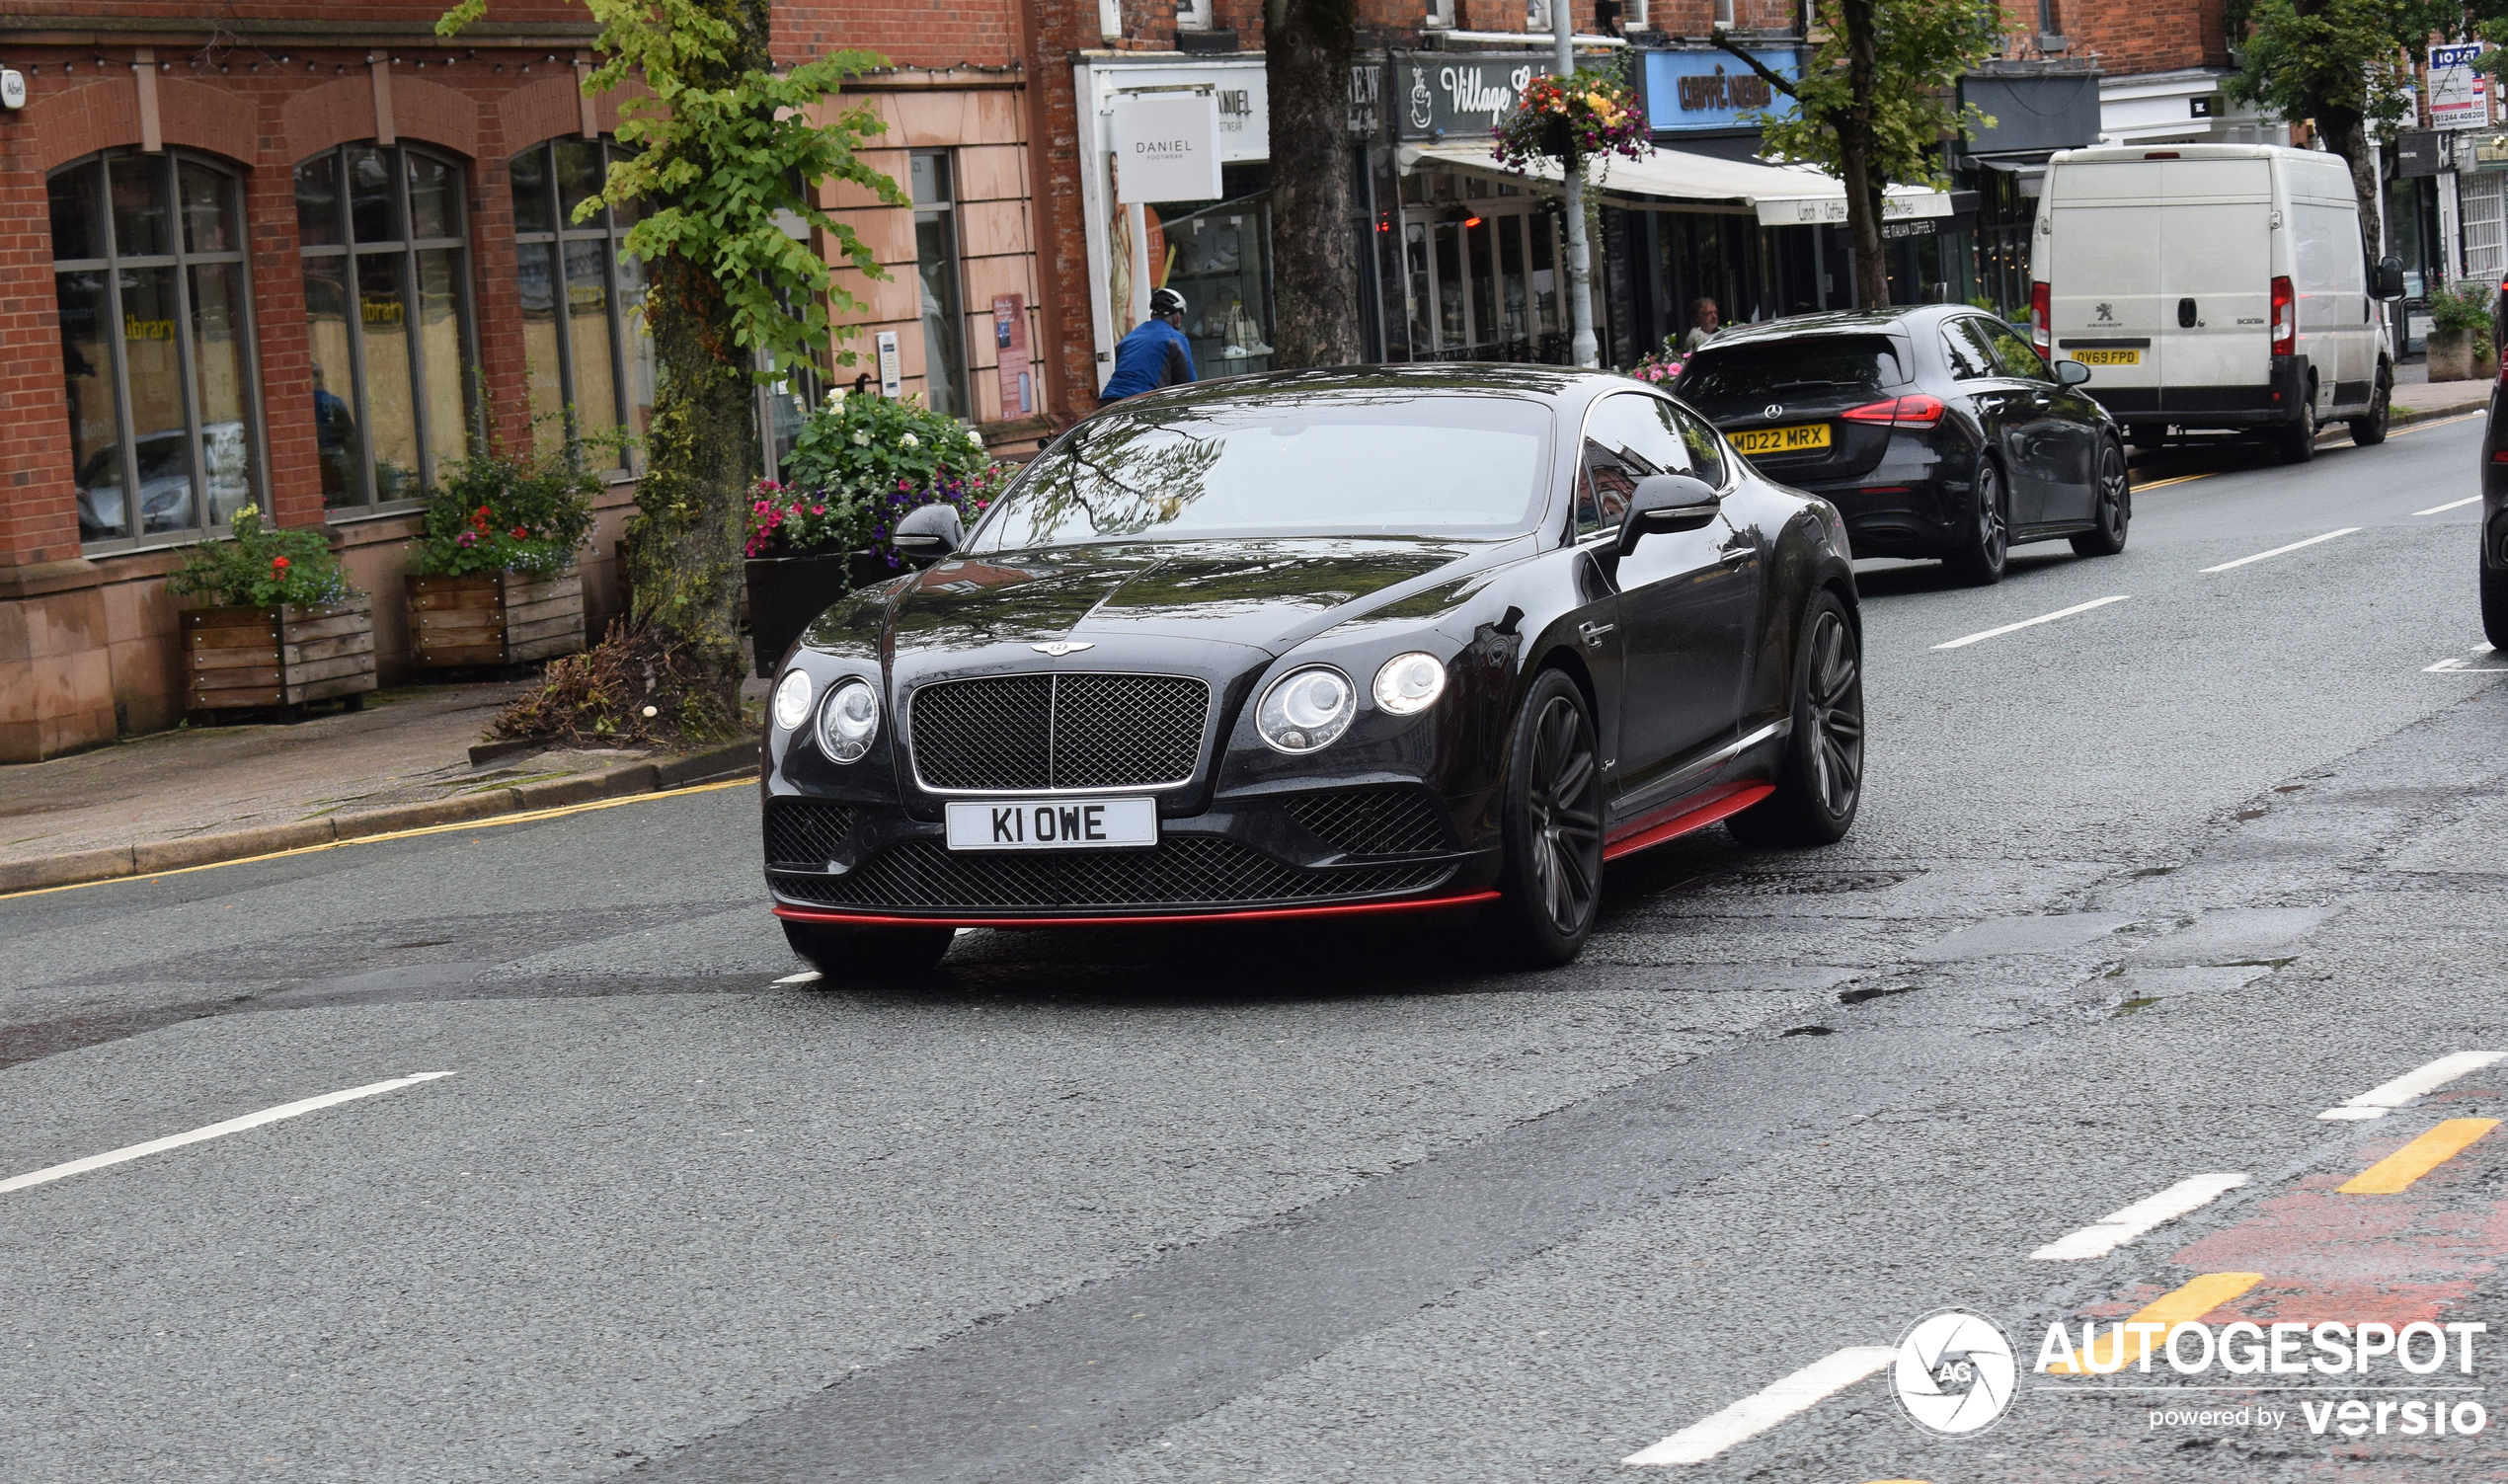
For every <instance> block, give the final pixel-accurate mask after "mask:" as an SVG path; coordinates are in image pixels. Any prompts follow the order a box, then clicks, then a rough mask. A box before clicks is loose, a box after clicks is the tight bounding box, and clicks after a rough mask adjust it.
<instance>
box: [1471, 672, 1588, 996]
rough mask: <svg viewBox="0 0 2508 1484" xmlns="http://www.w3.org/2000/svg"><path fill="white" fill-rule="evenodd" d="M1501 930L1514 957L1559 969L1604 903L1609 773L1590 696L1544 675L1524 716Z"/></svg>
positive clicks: (1512, 768) (1514, 759)
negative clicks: (1605, 771) (1601, 755)
mask: <svg viewBox="0 0 2508 1484" xmlns="http://www.w3.org/2000/svg"><path fill="white" fill-rule="evenodd" d="M1515 733H1516V735H1515V742H1514V746H1513V748H1512V749H1511V760H1510V762H1509V764H1508V767H1507V797H1506V804H1505V809H1506V815H1505V819H1504V820H1503V821H1502V822H1503V837H1504V840H1505V843H1506V851H1507V854H1506V860H1505V862H1504V864H1503V865H1501V867H1500V868H1499V890H1500V892H1501V893H1502V894H1504V899H1503V900H1502V901H1501V902H1500V903H1499V905H1498V907H1497V908H1496V922H1495V924H1494V925H1495V926H1496V927H1497V929H1498V932H1499V936H1500V938H1501V940H1502V942H1503V945H1504V947H1505V948H1506V949H1507V951H1508V953H1509V956H1510V957H1512V958H1515V959H1517V960H1519V961H1520V962H1523V963H1526V964H1528V965H1531V966H1534V967H1537V968H1554V967H1556V966H1558V965H1561V964H1564V963H1566V962H1568V961H1569V960H1570V959H1573V958H1575V957H1576V955H1577V953H1578V951H1579V950H1581V949H1583V948H1584V947H1585V940H1586V939H1587V938H1588V937H1589V936H1591V935H1592V934H1593V931H1594V919H1595V917H1596V916H1597V915H1598V914H1599V913H1600V911H1601V909H1602V901H1603V768H1602V763H1601V761H1600V759H1599V757H1598V755H1597V753H1596V750H1595V745H1594V719H1593V715H1592V713H1591V712H1590V711H1589V710H1588V709H1587V707H1586V704H1585V693H1584V692H1583V691H1581V690H1579V689H1578V688H1577V685H1576V682H1575V681H1574V680H1571V679H1569V678H1568V676H1567V675H1566V674H1565V673H1563V672H1562V671H1559V670H1555V669H1551V670H1543V671H1542V672H1541V674H1540V675H1539V677H1537V678H1536V679H1534V681H1533V682H1532V686H1531V689H1530V692H1529V693H1528V694H1527V695H1526V697H1525V701H1524V708H1523V710H1521V711H1519V712H1518V713H1516V728H1515Z"/></svg>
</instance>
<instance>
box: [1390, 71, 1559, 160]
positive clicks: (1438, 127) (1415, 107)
mask: <svg viewBox="0 0 2508 1484" xmlns="http://www.w3.org/2000/svg"><path fill="white" fill-rule="evenodd" d="M1552 60H1553V59H1552V58H1551V57H1550V56H1549V55H1548V54H1546V53H1545V54H1542V55H1538V56H1535V55H1531V54H1522V55H1513V56H1509V55H1499V56H1488V55H1478V54H1458V53H1442V52H1401V53H1396V55H1395V61H1394V67H1393V96H1392V97H1391V98H1389V99H1387V100H1385V105H1386V107H1387V108H1389V109H1391V111H1392V113H1393V132H1394V135H1395V137H1397V138H1402V139H1444V138H1447V137H1449V136H1451V135H1458V134H1459V135H1465V136H1468V135H1474V134H1494V133H1496V132H1497V131H1498V120H1500V119H1502V118H1504V117H1507V113H1508V111H1509V110H1511V109H1513V108H1514V107H1515V106H1516V99H1517V98H1518V97H1519V96H1520V95H1521V94H1522V93H1523V92H1524V89H1525V84H1527V83H1528V82H1530V81H1532V80H1533V79H1534V78H1536V77H1540V76H1544V75H1546V74H1548V73H1549V72H1552V71H1554V70H1556V69H1555V68H1554V67H1553V65H1552Z"/></svg>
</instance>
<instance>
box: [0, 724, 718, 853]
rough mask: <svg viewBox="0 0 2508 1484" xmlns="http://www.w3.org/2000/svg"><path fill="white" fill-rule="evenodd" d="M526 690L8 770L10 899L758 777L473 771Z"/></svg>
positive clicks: (676, 759)
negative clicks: (491, 729)
mask: <svg viewBox="0 0 2508 1484" xmlns="http://www.w3.org/2000/svg"><path fill="white" fill-rule="evenodd" d="M522 688H523V687H522V685H521V684H519V683H497V684H469V685H424V686H409V687H405V688H401V689H396V690H383V691H377V692H374V693H373V694H370V695H368V696H367V697H366V706H365V709H364V710H363V711H357V712H344V713H341V714H338V715H334V716H324V717H318V718H315V719H312V720H309V721H305V722H300V723H297V724H296V725H294V726H281V725H275V724H244V725H236V726H217V727H198V728H185V729H179V730H176V731H173V732H160V733H155V734H152V735H149V736H145V737H134V738H129V739H126V740H124V741H122V742H118V743H116V744H115V745H112V746H108V747H99V748H96V749H94V750H92V751H87V752H80V753H75V754H73V755H71V756H68V757H58V758H53V759H51V760H49V761H46V762H36V763H21V764H15V765H12V766H9V767H6V768H0V893H7V892H23V891H32V890H37V889H39V888H43V887H53V886H65V885H70V884H72V883H76V882H82V881H98V880H106V879H110V878H113V877H118V876H130V875H145V874H147V873H148V872H150V871H163V870H175V869H180V868H182V867H185V866H194V865H204V864H207V863H209V862H212V861H219V860H234V859H238V858H240V857H243V856H247V855H259V854H265V853H268V852H270V851H274V850H290V849H298V848H302V847H304V846H307V845H317V844H328V843H330V842H332V841H334V840H339V839H353V838H356V837H358V836H362V835H370V834H380V833H387V832H389V831H392V830H396V829H411V828H419V827H424V826H426V825H430V824H440V823H450V822H455V821H458V820H474V819H481V818H486V817H489V816H493V815H499V814H509V813H512V812H515V811H517V810H528V809H545V808H551V807H554V806H558V805H563V804H572V803H578V802H582V801H584V800H587V799H594V798H607V797H612V796H616V795H622V794H633V793H646V792H650V791H652V790H654V789H656V788H664V787H674V786H677V785H680V784H686V783H694V782H698V781H702V780H704V779H709V778H717V777H724V776H732V775H737V774H738V773H741V772H745V771H747V770H749V769H752V768H754V767H755V766H756V743H755V742H742V743H738V744H735V745H734V746H731V747H719V748H712V749H708V750H706V751H702V752H698V753H692V754H685V755H679V756H667V755H661V756H658V755H656V754H653V753H649V752H642V751H631V750H625V749H620V750H614V751H613V750H603V751H594V750H582V749H571V748H555V749H541V750H536V751H529V752H521V753H513V754H509V755H506V756H502V757H496V758H493V759H491V760H489V761H487V762H484V763H478V764H474V763H472V762H471V760H470V755H469V748H470V745H471V744H472V743H473V742H478V741H479V740H480V736H481V734H482V733H483V732H485V731H486V729H487V726H488V724H489V722H490V721H492V720H493V719H494V718H495V716H496V714H497V712H498V710H499V709H500V708H502V707H503V706H504V705H505V704H506V702H507V701H508V700H509V699H511V698H512V697H513V696H514V695H515V694H516V693H518V692H519V691H520V690H521V689H522Z"/></svg>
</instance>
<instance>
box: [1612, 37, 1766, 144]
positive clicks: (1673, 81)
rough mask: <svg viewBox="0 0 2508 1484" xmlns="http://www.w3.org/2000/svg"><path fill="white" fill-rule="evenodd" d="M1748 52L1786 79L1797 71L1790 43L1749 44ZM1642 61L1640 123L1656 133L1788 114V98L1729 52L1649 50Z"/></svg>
mask: <svg viewBox="0 0 2508 1484" xmlns="http://www.w3.org/2000/svg"><path fill="white" fill-rule="evenodd" d="M1751 55H1752V56H1754V57H1756V58H1758V59H1759V62H1760V65H1762V66H1763V67H1765V68H1767V70H1768V71H1770V72H1773V73H1775V74H1776V75H1777V76H1779V77H1782V78H1785V79H1787V80H1788V81H1791V80H1792V79H1794V78H1796V77H1800V76H1801V75H1802V65H1801V63H1800V62H1799V61H1798V60H1797V59H1796V57H1795V54H1794V48H1792V47H1791V46H1785V47H1771V48H1769V49H1767V50H1759V49H1756V48H1754V49H1753V51H1752V52H1751ZM1645 59H1646V122H1647V125H1648V126H1649V127H1651V128H1653V129H1654V130H1655V132H1657V133H1677V132H1679V131H1681V130H1684V129H1701V128H1728V129H1729V128H1741V127H1744V126H1745V124H1746V117H1745V116H1753V115H1758V114H1764V115H1765V116H1766V117H1770V118H1784V117H1791V116H1792V115H1793V112H1794V100H1792V99H1790V98H1788V97H1786V96H1785V95H1784V94H1782V93H1779V92H1777V91H1776V90H1775V89H1774V88H1772V87H1770V86H1768V83H1767V79H1765V78H1763V77H1762V76H1760V75H1759V74H1758V73H1756V72H1754V71H1752V70H1751V69H1750V66H1749V64H1747V63H1745V62H1744V61H1743V60H1742V59H1741V58H1740V57H1737V56H1735V55H1734V54H1733V53H1731V52H1729V51H1649V52H1647V53H1645Z"/></svg>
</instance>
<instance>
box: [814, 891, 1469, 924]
mask: <svg viewBox="0 0 2508 1484" xmlns="http://www.w3.org/2000/svg"><path fill="white" fill-rule="evenodd" d="M1497 899H1498V894H1497V893H1496V892H1494V891H1488V892H1462V893H1458V894H1456V895H1454V896H1451V897H1423V898H1416V899H1413V900H1409V901H1347V902H1342V903H1340V904H1338V905H1333V906H1301V907H1252V908H1248V909H1245V910H1241V911H1233V912H1190V911H1179V912H1136V913H1130V914H1127V915H1124V916H1117V917H900V916H895V915H893V914H890V913H884V912H847V911H840V910H838V911H830V910H827V909H824V908H812V907H796V906H785V905H783V904H781V903H780V902H779V903H777V904H776V907H775V915H776V916H778V917H781V918H783V919H784V920H786V921H788V922H822V923H826V924H828V925H830V926H836V925H842V926H846V927H1154V926H1160V925H1164V924H1170V923H1179V922H1288V921H1294V920H1297V919H1300V918H1312V917H1355V916H1361V915H1367V914H1373V913H1379V912H1426V911H1434V910H1436V909H1438V908H1441V907H1461V906H1479V905H1481V904H1483V903H1485V902H1491V901H1496V900H1497Z"/></svg>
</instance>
